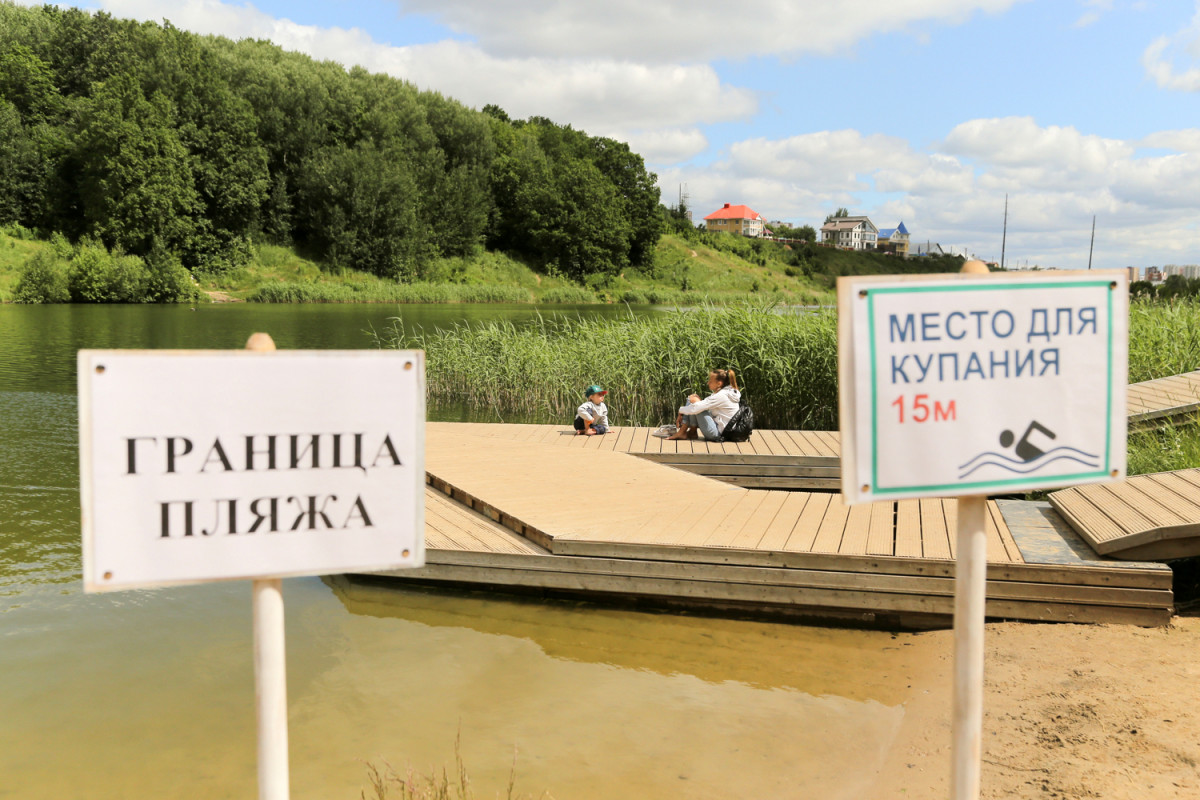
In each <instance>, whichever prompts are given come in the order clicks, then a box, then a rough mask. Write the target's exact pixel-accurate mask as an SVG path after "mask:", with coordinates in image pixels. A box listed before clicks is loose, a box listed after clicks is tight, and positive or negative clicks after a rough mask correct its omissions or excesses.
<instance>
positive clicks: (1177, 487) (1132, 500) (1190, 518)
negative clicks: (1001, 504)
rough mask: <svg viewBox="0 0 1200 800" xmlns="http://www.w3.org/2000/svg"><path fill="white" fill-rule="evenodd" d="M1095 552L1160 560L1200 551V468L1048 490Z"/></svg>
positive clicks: (1191, 554)
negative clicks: (1117, 481)
mask: <svg viewBox="0 0 1200 800" xmlns="http://www.w3.org/2000/svg"><path fill="white" fill-rule="evenodd" d="M1050 502H1051V503H1053V504H1054V508H1055V509H1057V510H1058V512H1059V513H1060V514H1062V516H1063V517H1064V518H1065V519H1066V520H1067V521H1068V522H1069V523H1070V524H1071V525H1072V527H1074V529H1075V530H1076V531H1077V532H1078V533H1079V534H1080V536H1082V537H1083V538H1084V540H1086V541H1087V543H1088V544H1089V545H1090V546H1091V547H1092V549H1094V550H1095V551H1096V552H1097V553H1102V554H1105V555H1110V556H1112V557H1114V558H1128V559H1135V560H1147V559H1150V560H1159V559H1174V558H1186V557H1188V556H1197V555H1200V469H1187V470H1181V471H1179V472H1160V473H1156V474H1153V475H1138V476H1136V477H1133V478H1128V479H1127V480H1124V481H1121V482H1120V483H1111V484H1098V485H1095V486H1076V487H1072V488H1070V489H1063V490H1062V491H1059V492H1054V493H1053V494H1051V495H1050Z"/></svg>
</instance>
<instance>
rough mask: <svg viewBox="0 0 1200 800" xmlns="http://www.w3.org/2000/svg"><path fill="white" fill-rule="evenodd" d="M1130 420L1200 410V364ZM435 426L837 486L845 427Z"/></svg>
mask: <svg viewBox="0 0 1200 800" xmlns="http://www.w3.org/2000/svg"><path fill="white" fill-rule="evenodd" d="M1127 412H1128V417H1129V424H1130V425H1131V426H1133V427H1149V426H1153V425H1160V424H1162V423H1164V422H1172V421H1180V420H1183V419H1186V418H1187V417H1188V416H1189V415H1191V414H1195V413H1197V412H1200V370H1197V371H1195V372H1188V373H1184V374H1182V375H1173V376H1171V377H1169V378H1160V379H1158V380H1152V381H1145V382H1143V383H1135V384H1131V385H1130V386H1129V388H1128V392H1127ZM427 425H428V430H429V431H430V432H431V433H436V432H437V431H438V430H445V431H447V432H451V431H458V432H460V433H461V432H467V433H471V434H472V435H475V436H479V437H483V438H488V439H499V440H503V441H512V442H524V443H529V444H551V445H558V446H561V447H572V448H578V449H581V450H601V451H610V452H616V453H628V454H630V455H635V456H638V457H639V458H643V459H646V460H649V461H655V462H658V463H661V464H666V465H668V466H672V467H675V468H676V469H681V470H686V471H688V472H694V473H696V474H697V475H704V476H705V477H709V478H715V479H717V480H720V481H724V482H725V483H731V484H733V485H735V486H743V487H747V488H755V489H819V490H837V489H838V488H839V481H840V469H841V436H840V434H839V433H838V432H837V431H783V430H756V431H755V432H754V435H753V436H751V437H750V439H749V440H748V441H745V442H739V443H733V442H723V443H715V442H706V441H704V440H703V439H694V440H688V441H667V440H665V439H660V438H658V437H655V436H651V435H650V434H651V431H653V430H654V429H653V428H641V427H614V428H612V429H611V430H610V431H609V432H608V433H607V434H605V435H604V436H576V435H575V430H574V429H573V428H572V427H570V426H569V425H509V424H498V423H483V422H480V423H471V422H465V423H452V422H430V423H427Z"/></svg>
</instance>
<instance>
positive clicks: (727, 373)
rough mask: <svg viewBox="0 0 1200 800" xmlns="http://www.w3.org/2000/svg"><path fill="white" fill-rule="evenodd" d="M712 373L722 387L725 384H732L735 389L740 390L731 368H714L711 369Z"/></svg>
mask: <svg viewBox="0 0 1200 800" xmlns="http://www.w3.org/2000/svg"><path fill="white" fill-rule="evenodd" d="M712 374H713V375H716V376H717V380H719V381H720V382H721V388H722V389H723V388H725V387H726V386H732V387H733V388H734V389H735V390H737V391H741V390H740V389H738V385H737V375H734V374H733V370H731V369H714V370H713V371H712Z"/></svg>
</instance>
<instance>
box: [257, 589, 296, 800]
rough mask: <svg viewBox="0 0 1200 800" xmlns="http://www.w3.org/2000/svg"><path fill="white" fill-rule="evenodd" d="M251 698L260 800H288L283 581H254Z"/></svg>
mask: <svg viewBox="0 0 1200 800" xmlns="http://www.w3.org/2000/svg"><path fill="white" fill-rule="evenodd" d="M254 697H255V701H256V705H257V710H258V797H259V800H288V791H289V790H288V727H287V654H286V650H285V646H284V635H283V591H282V581H280V580H279V579H278V578H267V579H263V580H256V581H254Z"/></svg>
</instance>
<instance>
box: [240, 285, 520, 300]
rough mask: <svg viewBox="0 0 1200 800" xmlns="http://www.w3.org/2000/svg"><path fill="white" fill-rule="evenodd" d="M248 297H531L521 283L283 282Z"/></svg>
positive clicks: (471, 298) (399, 298)
mask: <svg viewBox="0 0 1200 800" xmlns="http://www.w3.org/2000/svg"><path fill="white" fill-rule="evenodd" d="M246 299H247V300H248V301H250V302H251V303H528V302H530V300H531V297H530V294H529V292H528V291H527V290H525V289H522V288H520V287H517V286H489V285H464V284H457V283H400V284H365V285H356V284H341V283H289V282H281V283H270V284H267V285H266V286H263V287H260V288H259V289H258V290H257V291H255V292H254V293H253V294H252V295H250V296H249V297H248V298H246Z"/></svg>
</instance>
